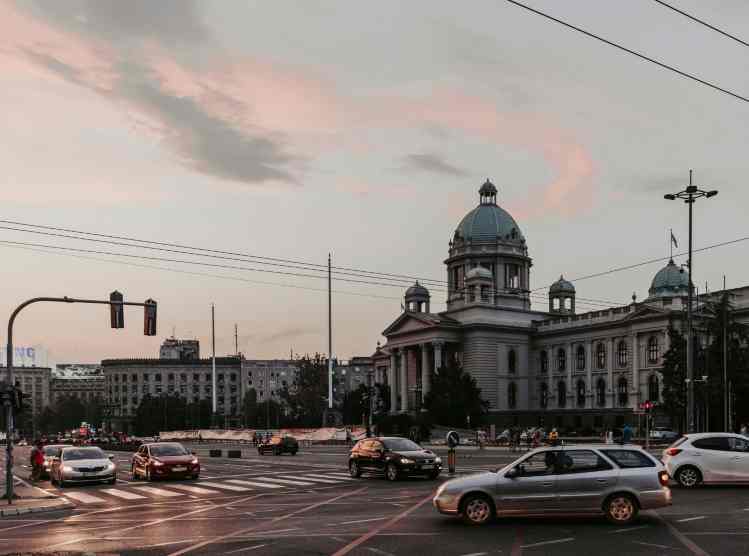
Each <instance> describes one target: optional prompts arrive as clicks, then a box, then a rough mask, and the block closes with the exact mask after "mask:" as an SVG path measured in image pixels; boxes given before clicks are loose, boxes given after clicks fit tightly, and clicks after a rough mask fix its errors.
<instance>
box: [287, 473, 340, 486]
mask: <svg viewBox="0 0 749 556" xmlns="http://www.w3.org/2000/svg"><path fill="white" fill-rule="evenodd" d="M281 478H282V479H295V478H296V477H281ZM302 479H304V480H305V481H312V482H314V483H326V484H329V485H337V484H338V483H340V482H341V481H340V480H339V479H321V478H319V477H310V476H309V475H304V476H303V477H302Z"/></svg>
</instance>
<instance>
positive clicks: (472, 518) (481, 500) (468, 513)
mask: <svg viewBox="0 0 749 556" xmlns="http://www.w3.org/2000/svg"><path fill="white" fill-rule="evenodd" d="M461 515H462V516H463V521H465V522H466V523H467V524H468V525H484V524H486V523H488V522H489V521H491V520H492V519H493V518H494V506H493V505H492V503H491V501H490V500H489V499H488V498H487V497H486V496H485V495H484V494H469V495H468V496H466V497H465V499H464V500H463V503H462V504H461Z"/></svg>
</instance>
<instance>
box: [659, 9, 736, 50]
mask: <svg viewBox="0 0 749 556" xmlns="http://www.w3.org/2000/svg"><path fill="white" fill-rule="evenodd" d="M653 2H657V3H658V4H660V5H661V6H664V7H666V8H668V9H669V10H673V11H675V12H676V13H679V14H681V15H683V16H684V17H688V18H689V19H691V20H692V21H696V22H697V23H699V24H700V25H704V26H705V27H707V28H708V29H712V30H713V31H715V32H717V33H720V34H721V35H723V36H724V37H728V38H729V39H732V40H734V41H736V42H737V43H739V44H741V45H743V46H749V43H748V42H746V41H744V40H742V39H740V38H738V37H737V36H735V35H732V34H731V33H727V32H726V31H724V30H723V29H720V28H718V27H716V26H715V25H711V24H710V23H708V22H707V21H705V20H704V19H700V18H698V17H695V16H693V15H692V14H688V13H687V12H685V11H684V10H680V9H679V8H677V7H676V6H672V5H671V4H668V3H666V2H664V1H663V0H653Z"/></svg>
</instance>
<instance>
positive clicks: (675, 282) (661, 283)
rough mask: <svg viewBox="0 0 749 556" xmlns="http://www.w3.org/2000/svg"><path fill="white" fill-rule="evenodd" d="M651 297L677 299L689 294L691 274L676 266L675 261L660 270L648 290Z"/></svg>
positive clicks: (670, 261) (669, 262)
mask: <svg viewBox="0 0 749 556" xmlns="http://www.w3.org/2000/svg"><path fill="white" fill-rule="evenodd" d="M648 294H650V297H676V296H679V295H688V294H689V273H688V272H687V271H686V270H684V269H682V268H680V267H678V266H676V264H674V260H673V259H671V260H669V261H668V264H667V265H666V266H664V267H663V268H662V269H660V270H659V271H658V272H657V273H656V275H655V277H654V278H653V282H652V283H651V284H650V289H649V290H648Z"/></svg>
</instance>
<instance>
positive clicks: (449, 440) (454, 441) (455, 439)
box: [445, 431, 460, 475]
mask: <svg viewBox="0 0 749 556" xmlns="http://www.w3.org/2000/svg"><path fill="white" fill-rule="evenodd" d="M445 444H447V469H448V473H450V475H454V474H455V447H456V446H457V445H458V444H460V436H459V435H458V433H457V432H455V431H450V432H448V433H447V436H446V437H445Z"/></svg>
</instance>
